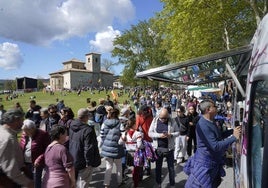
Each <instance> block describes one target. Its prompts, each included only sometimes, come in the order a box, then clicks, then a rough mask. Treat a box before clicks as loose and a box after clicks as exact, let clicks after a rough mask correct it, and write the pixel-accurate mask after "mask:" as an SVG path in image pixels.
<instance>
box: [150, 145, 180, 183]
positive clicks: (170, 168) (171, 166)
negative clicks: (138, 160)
mask: <svg viewBox="0 0 268 188" xmlns="http://www.w3.org/2000/svg"><path fill="white" fill-rule="evenodd" d="M156 153H157V156H158V159H157V160H156V168H155V175H156V183H157V184H158V185H160V184H161V183H162V180H161V175H162V165H163V159H164V157H165V158H166V159H167V166H168V175H169V184H170V186H175V168H174V150H171V151H168V152H167V153H161V152H159V151H157V150H156Z"/></svg>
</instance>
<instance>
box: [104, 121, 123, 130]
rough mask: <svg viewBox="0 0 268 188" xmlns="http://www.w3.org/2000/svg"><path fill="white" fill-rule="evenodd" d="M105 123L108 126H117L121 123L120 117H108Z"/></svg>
mask: <svg viewBox="0 0 268 188" xmlns="http://www.w3.org/2000/svg"><path fill="white" fill-rule="evenodd" d="M103 123H104V124H105V125H106V126H107V127H109V128H113V127H116V126H117V125H118V124H119V123H120V121H119V119H106V120H105V121H104V122H103Z"/></svg>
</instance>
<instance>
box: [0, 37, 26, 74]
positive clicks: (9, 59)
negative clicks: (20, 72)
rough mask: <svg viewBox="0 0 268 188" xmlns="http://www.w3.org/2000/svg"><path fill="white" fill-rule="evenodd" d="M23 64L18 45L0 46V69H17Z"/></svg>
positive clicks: (7, 44) (6, 44) (4, 44)
mask: <svg viewBox="0 0 268 188" xmlns="http://www.w3.org/2000/svg"><path fill="white" fill-rule="evenodd" d="M22 63H23V58H22V55H21V52H20V49H19V47H18V45H17V44H12V43H8V42H5V43H2V44H0V67H1V68H3V69H5V70H11V69H17V68H19V67H20V66H21V64H22Z"/></svg>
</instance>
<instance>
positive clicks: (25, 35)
mask: <svg viewBox="0 0 268 188" xmlns="http://www.w3.org/2000/svg"><path fill="white" fill-rule="evenodd" d="M0 1H1V4H0V17H1V18H5V19H0V25H1V27H0V36H1V37H3V38H6V39H12V40H15V41H21V42H25V43H30V44H37V45H48V44H50V43H51V42H53V41H55V40H65V39H68V38H70V37H73V36H85V35H86V34H88V33H90V32H98V31H100V30H103V29H104V28H106V27H107V26H108V25H113V23H114V22H116V23H125V22H127V21H129V20H132V19H134V15H135V8H134V6H133V4H132V2H131V0H98V1H93V0H79V1H78V0H49V1H48V0H39V1H27V3H25V2H24V1H21V0H12V1H4V0H0Z"/></svg>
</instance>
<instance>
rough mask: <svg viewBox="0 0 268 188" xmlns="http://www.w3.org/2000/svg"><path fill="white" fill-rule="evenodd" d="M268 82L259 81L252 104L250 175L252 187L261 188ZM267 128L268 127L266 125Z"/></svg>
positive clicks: (267, 118) (267, 106) (267, 117)
mask: <svg viewBox="0 0 268 188" xmlns="http://www.w3.org/2000/svg"><path fill="white" fill-rule="evenodd" d="M267 84H268V81H258V82H257V83H256V87H255V91H253V93H255V97H254V100H253V101H254V102H253V104H252V107H253V108H252V113H251V114H252V116H251V117H252V119H251V121H250V122H252V124H251V125H252V126H250V127H249V130H250V131H249V132H250V134H251V135H250V136H249V138H250V151H251V152H250V157H249V160H250V161H249V164H250V168H249V170H250V173H251V186H252V187H256V188H260V187H261V182H262V163H263V150H264V136H263V135H264V127H265V124H267V123H268V122H267V120H268V116H267V115H268V113H267V112H268V111H267V108H268V90H267V88H268V87H267V86H268V85H267ZM266 126H267V125H266Z"/></svg>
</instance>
